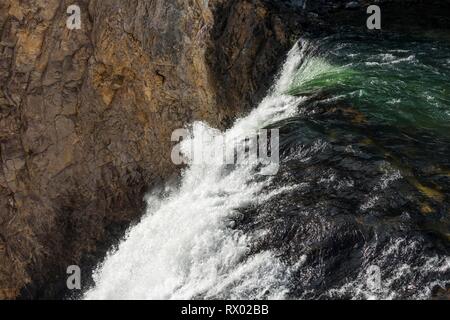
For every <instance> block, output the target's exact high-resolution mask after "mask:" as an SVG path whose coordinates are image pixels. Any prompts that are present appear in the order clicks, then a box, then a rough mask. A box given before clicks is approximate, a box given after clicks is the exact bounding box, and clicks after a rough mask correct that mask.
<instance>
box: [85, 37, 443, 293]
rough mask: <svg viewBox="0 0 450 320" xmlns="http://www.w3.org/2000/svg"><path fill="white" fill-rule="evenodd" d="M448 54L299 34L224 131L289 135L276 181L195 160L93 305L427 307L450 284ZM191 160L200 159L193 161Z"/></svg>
mask: <svg viewBox="0 0 450 320" xmlns="http://www.w3.org/2000/svg"><path fill="white" fill-rule="evenodd" d="M449 120H450V44H449V43H448V42H446V40H444V39H439V38H432V37H427V36H421V37H420V38H417V39H416V38H413V37H411V36H409V37H405V36H399V35H390V36H385V37H383V38H379V37H377V38H367V36H362V35H358V34H352V35H339V36H332V37H321V38H313V37H312V38H309V39H306V38H305V39H301V40H299V42H298V43H297V44H296V45H295V46H294V47H293V48H292V50H291V51H290V52H289V54H288V56H287V58H286V62H285V63H284V66H283V67H282V68H281V70H280V73H279V75H278V77H277V79H276V81H275V83H274V85H273V87H272V89H271V90H270V92H269V93H268V94H267V96H266V98H265V99H264V100H263V101H262V102H261V103H260V105H259V106H257V107H256V108H255V109H254V110H253V111H252V112H251V113H249V114H248V115H247V116H246V117H244V118H241V119H238V120H236V122H235V123H234V125H233V126H232V127H231V128H230V129H229V130H227V131H225V132H220V131H218V130H215V129H213V128H210V127H209V126H208V125H207V124H204V123H200V122H198V123H194V124H192V125H191V126H190V128H191V134H192V137H191V139H189V140H188V141H186V142H185V143H192V144H194V145H198V146H199V147H201V148H208V149H214V148H217V145H215V144H214V143H211V144H210V145H205V144H204V143H203V144H201V141H202V136H204V135H205V134H208V135H212V136H220V137H222V138H224V139H228V138H230V137H236V136H240V135H245V133H246V132H250V131H254V130H258V129H261V128H276V129H279V131H280V142H281V146H280V148H281V149H280V152H281V164H280V170H279V172H278V174H276V175H275V176H264V175H260V174H258V172H260V170H262V169H261V166H260V165H258V163H257V162H247V163H245V164H240V165H236V166H233V167H231V168H230V166H226V165H223V163H222V161H220V160H219V159H218V160H217V161H216V162H214V161H213V162H211V163H205V164H194V163H191V164H190V165H188V166H187V168H186V169H184V170H183V173H182V177H181V179H180V181H179V183H178V184H177V185H176V186H173V185H171V186H169V185H168V186H167V188H166V190H165V192H163V194H164V196H162V195H161V192H154V193H150V194H149V195H148V196H147V204H148V208H147V212H146V214H145V215H144V217H143V218H142V220H141V221H140V222H139V223H138V224H137V225H136V226H134V227H132V228H131V229H130V230H129V231H128V232H127V235H126V237H125V238H124V240H123V241H122V242H121V243H120V244H119V246H118V247H117V248H115V249H112V250H111V252H110V253H109V254H108V256H107V257H106V258H105V260H104V262H103V263H102V264H101V265H99V266H98V268H97V269H96V270H95V271H94V276H93V277H94V281H95V286H93V287H92V288H91V289H89V290H88V291H87V292H85V294H84V298H86V299H217V298H225V299H230V298H231V299H286V298H289V299H292V298H293V299H423V298H432V297H437V296H439V295H442V294H444V293H445V291H446V290H448V287H449V285H450V258H449V257H450V227H449V226H450V204H449V195H450V157H449V156H450V135H449V133H450V121H449ZM186 156H187V157H188V158H189V154H187V155H186Z"/></svg>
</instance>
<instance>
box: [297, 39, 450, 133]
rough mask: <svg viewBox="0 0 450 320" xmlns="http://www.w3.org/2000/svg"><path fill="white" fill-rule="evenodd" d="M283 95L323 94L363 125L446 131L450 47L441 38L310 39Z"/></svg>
mask: <svg viewBox="0 0 450 320" xmlns="http://www.w3.org/2000/svg"><path fill="white" fill-rule="evenodd" d="M312 41H313V42H315V43H314V46H316V50H315V52H312V53H311V54H310V57H308V58H306V59H305V62H304V63H303V65H302V67H301V68H300V69H299V71H298V74H297V77H296V80H295V81H294V83H293V84H292V86H291V88H290V90H289V93H290V94H293V95H309V94H312V93H315V92H318V91H325V92H327V93H328V94H329V96H331V97H335V98H341V99H343V100H345V101H347V102H348V103H349V104H350V105H351V106H352V107H353V108H355V109H357V110H358V111H359V112H361V113H362V114H363V115H364V117H365V118H367V121H369V122H372V123H377V124H381V125H393V126H396V127H398V128H402V127H409V128H412V127H413V128H417V129H421V130H431V131H433V132H435V133H439V134H440V135H448V133H450V131H449V129H450V43H449V42H447V40H445V41H444V40H442V41H440V40H437V39H435V38H428V39H420V40H417V39H412V38H405V37H391V38H389V39H382V40H381V39H365V38H361V37H359V38H358V37H351V38H344V37H342V36H341V37H339V38H336V37H333V38H331V37H330V38H326V39H321V40H320V41H314V40H312Z"/></svg>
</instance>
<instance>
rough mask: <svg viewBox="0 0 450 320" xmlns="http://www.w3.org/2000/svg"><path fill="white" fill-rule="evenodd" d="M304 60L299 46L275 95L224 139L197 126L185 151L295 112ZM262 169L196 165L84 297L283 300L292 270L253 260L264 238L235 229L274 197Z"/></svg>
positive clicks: (154, 206) (270, 258)
mask: <svg viewBox="0 0 450 320" xmlns="http://www.w3.org/2000/svg"><path fill="white" fill-rule="evenodd" d="M302 54H303V53H302V52H301V51H300V50H299V48H298V46H297V45H296V46H295V47H294V48H293V49H292V50H291V51H290V52H289V55H288V58H287V60H286V62H285V65H284V67H283V69H282V71H281V73H280V76H279V79H278V80H277V82H276V84H275V85H274V86H273V88H272V90H271V91H270V93H269V95H268V96H267V97H266V98H265V99H264V100H263V101H262V102H261V104H260V105H259V106H258V107H257V108H256V109H255V110H254V111H253V112H251V113H250V114H249V115H248V116H247V117H245V118H242V119H240V120H238V121H237V122H236V123H235V124H234V126H233V127H232V128H231V129H229V130H228V131H226V132H224V133H221V132H217V131H216V130H213V129H211V128H209V127H208V126H207V125H206V124H203V123H195V124H193V126H192V140H191V141H186V142H185V143H186V145H187V143H189V142H192V143H194V144H196V145H200V144H201V146H202V147H207V148H214V147H215V144H214V142H212V143H211V144H210V145H208V146H205V145H204V141H202V138H201V137H202V135H204V134H205V133H208V134H214V135H221V136H222V138H224V139H226V140H228V139H233V138H235V137H239V136H245V134H246V133H248V132H254V131H255V130H257V129H260V128H262V127H264V126H266V125H268V124H270V123H272V122H275V121H277V120H281V119H283V118H286V117H288V116H290V115H292V114H293V113H295V112H296V106H297V105H298V102H299V99H301V98H296V97H292V96H288V95H285V94H283V92H285V91H286V90H287V89H288V87H289V85H290V84H291V83H292V81H293V79H294V76H295V73H296V72H297V70H298V67H299V65H300V63H301V60H302ZM186 156H187V157H189V154H188V152H186ZM255 169H256V164H255V163H246V164H243V165H239V166H236V167H235V168H233V169H232V170H229V169H227V168H225V167H224V166H223V165H222V161H218V162H217V163H216V164H211V163H207V164H203V165H197V164H196V165H193V164H191V165H190V166H189V167H188V168H187V169H186V170H185V171H184V172H183V176H182V180H181V185H180V186H179V188H178V189H177V190H173V191H172V192H170V194H169V196H167V197H166V198H164V199H160V198H159V197H158V196H156V195H149V196H148V199H147V202H148V209H147V212H146V215H145V216H144V217H143V218H142V221H141V222H140V223H139V224H138V225H137V226H135V227H133V228H131V230H129V232H128V234H127V236H126V239H125V240H124V241H123V242H122V243H121V244H120V245H119V247H118V249H117V250H116V251H114V252H111V253H110V254H109V255H108V257H107V258H106V260H105V262H104V263H103V265H101V266H100V267H99V268H98V269H97V270H96V271H95V273H94V280H95V287H94V288H92V289H91V290H89V291H88V292H86V294H85V298H86V299H192V298H199V297H200V298H231V299H258V298H272V299H273V298H274V299H277V298H280V299H281V298H284V297H285V294H286V291H287V290H286V287H285V284H287V283H288V277H289V270H288V269H287V268H286V267H285V266H284V265H283V263H282V262H281V261H279V260H278V259H277V258H276V257H275V256H274V253H273V252H270V251H266V252H262V253H259V254H255V255H252V256H251V257H248V255H247V253H248V250H249V244H250V243H251V241H252V237H256V236H257V235H252V234H244V233H243V232H241V231H239V230H234V229H233V220H234V219H235V217H236V215H238V214H239V213H238V212H237V210H236V209H237V208H241V207H245V206H248V205H250V204H256V203H258V201H262V200H267V197H270V195H267V194H264V193H263V192H262V189H263V187H264V186H265V185H267V184H268V183H269V181H270V178H268V177H266V178H264V179H261V176H260V179H258V181H255V174H254V172H255Z"/></svg>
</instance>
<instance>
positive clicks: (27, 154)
mask: <svg viewBox="0 0 450 320" xmlns="http://www.w3.org/2000/svg"><path fill="white" fill-rule="evenodd" d="M405 1H406V0H405ZM405 1H403V2H405ZM349 2H350V1H343V0H341V1H331V0H327V1H326V0H320V1H319V0H318V1H310V0H307V1H306V0H304V1H290V0H272V1H269V0H209V1H208V0H189V1H188V0H78V1H73V0H23V1H17V0H2V1H0V299H5V298H17V297H20V298H54V297H62V296H63V295H64V294H66V293H67V292H66V291H65V288H66V282H65V278H66V268H67V267H68V266H69V265H73V264H76V265H80V266H81V267H82V270H89V268H91V267H92V266H93V265H95V264H96V263H97V262H98V261H99V257H101V256H103V255H104V253H105V252H106V250H107V248H109V247H110V245H111V244H113V243H114V242H116V241H117V240H118V239H119V238H120V237H121V236H122V235H123V232H124V230H125V229H126V228H127V227H128V226H129V224H130V223H131V222H133V221H135V220H136V219H138V218H139V216H140V215H141V213H142V212H143V210H144V202H143V200H142V199H143V196H144V194H145V192H146V191H147V190H148V189H149V188H151V187H153V186H155V185H157V184H159V183H161V182H162V181H164V180H165V179H167V178H168V177H169V176H170V175H172V174H174V173H176V172H177V169H178V168H176V167H175V166H174V165H172V163H171V161H170V151H171V147H172V143H171V142H170V137H171V133H172V132H173V130H174V129H176V128H180V127H183V126H185V125H186V124H189V123H191V122H192V121H194V120H202V121H207V122H209V123H210V124H211V125H213V126H216V127H226V126H227V125H229V124H230V122H231V121H232V119H233V118H235V117H236V116H237V115H239V114H241V113H243V112H246V111H247V110H249V109H250V108H251V107H253V106H255V104H256V103H257V102H258V101H259V100H260V99H261V98H262V96H263V95H264V94H265V91H266V90H267V89H268V87H269V86H270V84H271V82H272V78H273V76H274V73H275V72H276V70H277V68H278V66H279V63H280V62H281V60H283V58H284V53H285V52H286V51H287V50H288V49H289V48H290V47H291V45H292V42H293V41H294V40H296V36H295V34H296V33H300V32H301V30H302V28H305V27H309V28H311V29H314V28H315V27H316V26H319V25H324V24H327V23H328V22H327V21H331V20H330V19H328V16H326V15H327V14H328V13H329V12H332V11H333V10H341V9H342V8H344V7H345V5H346V4H347V3H349ZM357 2H358V3H359V4H360V5H361V9H363V5H365V4H366V3H367V2H368V1H357ZM380 2H386V1H380ZM389 2H394V3H400V2H402V1H401V0H397V1H389ZM414 2H420V1H414ZM72 4H76V5H78V6H79V7H80V9H81V29H79V30H69V29H68V28H67V27H66V21H67V18H68V16H69V15H68V14H67V8H68V7H69V6H70V5H72ZM310 11H311V13H312V15H308V12H310ZM352 12H358V10H355V9H352ZM305 13H306V14H305ZM354 15H359V17H362V18H363V19H364V15H361V14H360V12H358V13H354ZM305 16H310V17H312V19H311V20H310V21H307V20H305ZM343 16H344V19H347V20H348V19H349V18H348V15H347V13H344V15H343ZM317 17H319V18H320V19H316V18H317ZM324 17H325V18H324ZM336 21H338V20H336ZM339 21H342V19H341V20H339ZM363 21H364V20H363ZM358 23H359V22H358ZM87 273H89V271H86V272H85V273H83V275H86V274H87Z"/></svg>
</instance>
